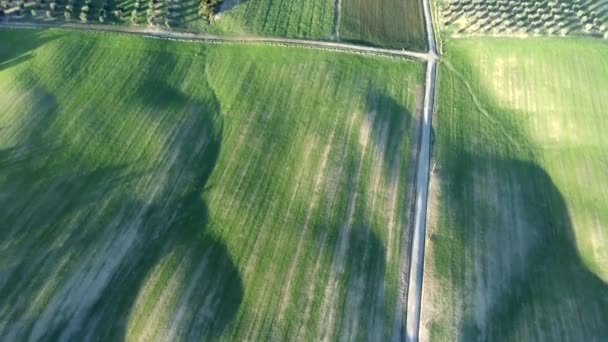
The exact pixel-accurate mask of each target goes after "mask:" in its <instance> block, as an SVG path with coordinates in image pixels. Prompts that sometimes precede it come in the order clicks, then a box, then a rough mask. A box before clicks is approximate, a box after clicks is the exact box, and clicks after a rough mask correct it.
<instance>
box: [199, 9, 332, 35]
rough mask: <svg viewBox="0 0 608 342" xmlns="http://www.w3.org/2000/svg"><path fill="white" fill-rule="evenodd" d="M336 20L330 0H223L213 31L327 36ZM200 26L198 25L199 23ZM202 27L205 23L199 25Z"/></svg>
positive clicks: (330, 33) (211, 28)
mask: <svg viewBox="0 0 608 342" xmlns="http://www.w3.org/2000/svg"><path fill="white" fill-rule="evenodd" d="M334 21H335V4H334V1H333V0H311V1H309V0H307V1H302V0H280V1H276V0H224V3H223V4H222V5H221V7H220V12H219V14H218V15H217V16H216V17H215V20H214V22H213V23H212V25H211V27H210V28H208V29H210V30H212V31H218V32H229V33H255V34H260V35H266V36H282V37H295V38H308V39H330V38H331V35H332V32H333V29H334ZM199 26H200V25H199ZM200 27H201V28H202V29H205V26H204V25H202V26H200Z"/></svg>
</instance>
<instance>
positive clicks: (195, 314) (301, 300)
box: [0, 30, 424, 341]
mask: <svg viewBox="0 0 608 342" xmlns="http://www.w3.org/2000/svg"><path fill="white" fill-rule="evenodd" d="M423 74H424V68H423V65H422V64H420V63H418V62H415V61H409V60H394V59H389V58H384V57H369V56H368V57H365V56H356V55H350V54H346V53H335V52H323V51H318V50H311V49H304V48H285V47H269V46H247V45H211V44H209V45H206V44H195V43H178V42H166V41H158V40H152V39H145V38H135V37H127V36H119V35H112V34H93V33H66V32H60V31H55V30H47V31H39V30H15V31H7V30H0V108H1V110H0V337H1V339H3V340H12V341H17V340H36V339H44V340H49V339H51V340H54V339H58V340H87V339H101V340H113V341H117V340H118V341H120V340H168V341H176V340H218V339H219V340H293V339H300V340H320V339H335V338H337V337H350V338H353V339H361V340H388V339H389V338H390V337H391V336H393V337H396V336H398V335H397V334H398V333H399V331H400V327H401V325H402V323H403V310H404V306H403V304H400V301H402V300H403V298H401V295H402V291H401V290H402V289H401V284H402V283H403V278H402V277H403V275H402V274H401V273H400V272H399V270H400V267H402V266H403V264H402V263H407V261H408V255H407V253H406V251H405V246H407V242H408V241H407V240H408V236H409V234H408V231H409V222H408V219H409V217H408V213H409V208H410V207H411V204H410V202H409V201H408V196H409V195H408V193H409V191H410V190H411V189H410V188H409V185H408V179H409V178H410V177H411V175H410V173H409V169H410V167H411V166H412V162H411V161H410V159H411V157H412V156H411V153H410V152H411V150H412V148H413V144H412V141H411V140H412V133H413V131H414V128H415V126H416V118H417V117H418V115H419V114H418V111H419V107H420V102H421V99H420V98H421V96H422V92H421V89H422V87H421V84H422V81H423Z"/></svg>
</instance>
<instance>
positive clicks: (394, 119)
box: [364, 85, 419, 177]
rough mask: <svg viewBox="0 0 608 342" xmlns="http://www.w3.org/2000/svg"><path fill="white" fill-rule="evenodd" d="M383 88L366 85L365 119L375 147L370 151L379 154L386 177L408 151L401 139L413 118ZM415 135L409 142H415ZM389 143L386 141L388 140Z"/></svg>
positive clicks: (412, 143) (413, 143)
mask: <svg viewBox="0 0 608 342" xmlns="http://www.w3.org/2000/svg"><path fill="white" fill-rule="evenodd" d="M386 93H387V92H386V91H383V90H381V89H378V88H375V87H373V86H371V85H369V87H368V91H367V98H366V102H365V103H366V110H365V113H364V115H365V119H364V120H366V122H368V123H371V124H372V125H371V127H370V128H371V129H372V141H371V142H372V143H373V146H374V147H375V148H374V149H373V151H374V153H382V155H383V165H384V166H385V167H384V168H383V169H384V172H385V173H386V175H387V176H389V177H390V176H391V175H392V174H393V173H395V172H398V171H397V170H396V169H397V168H400V167H401V166H402V165H403V163H402V159H403V158H402V156H404V155H406V152H407V153H408V155H409V152H410V151H404V143H403V142H404V141H407V140H406V139H408V135H409V133H410V132H411V131H413V130H412V128H411V126H412V125H413V124H414V123H415V121H416V120H417V118H414V116H413V115H412V113H410V111H409V110H408V109H407V108H405V107H404V106H402V105H401V104H400V103H398V102H397V101H395V99H394V98H392V97H390V96H387V95H386ZM418 136H419V135H418V134H413V135H412V137H411V140H410V141H409V144H408V145H406V146H410V147H411V146H413V145H415V144H416V142H417V141H416V140H417V138H418ZM389 141H390V142H393V143H392V144H389V143H388V142H389Z"/></svg>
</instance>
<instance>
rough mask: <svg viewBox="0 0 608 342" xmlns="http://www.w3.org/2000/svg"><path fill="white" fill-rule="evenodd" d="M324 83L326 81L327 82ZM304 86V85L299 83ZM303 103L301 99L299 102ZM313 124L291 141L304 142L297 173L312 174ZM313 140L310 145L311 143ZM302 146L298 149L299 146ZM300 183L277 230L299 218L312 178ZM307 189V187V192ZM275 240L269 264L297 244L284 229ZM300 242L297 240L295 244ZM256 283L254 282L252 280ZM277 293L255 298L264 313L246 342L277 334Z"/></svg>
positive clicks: (277, 268)
mask: <svg viewBox="0 0 608 342" xmlns="http://www.w3.org/2000/svg"><path fill="white" fill-rule="evenodd" d="M326 81H327V79H326ZM301 83H304V82H301ZM330 85H331V82H323V79H322V78H318V79H316V80H315V83H314V84H310V85H309V86H310V87H313V88H315V89H320V90H319V92H320V93H322V94H324V93H325V92H326V89H325V88H326V87H329V86H330ZM302 100H304V99H302ZM301 105H305V103H304V102H301ZM313 124H314V128H313V127H308V128H307V129H305V130H303V131H302V133H303V134H304V135H303V136H301V137H294V140H297V141H298V142H299V143H300V144H301V143H303V142H306V143H305V144H304V149H305V153H304V155H305V159H304V160H301V159H300V158H296V160H297V161H296V165H297V166H298V167H299V169H300V170H301V171H303V172H306V173H309V172H311V171H312V169H311V168H309V167H308V166H309V165H310V161H309V160H310V155H311V153H312V152H313V149H314V148H316V147H318V146H319V145H318V144H317V140H316V135H318V133H319V129H320V127H322V121H320V120H314V121H313ZM311 140H312V141H311ZM300 146H301V145H300ZM301 177H302V178H301V179H302V180H301V181H300V183H299V184H298V185H297V187H298V190H297V191H296V192H294V193H293V195H292V200H290V204H289V207H288V215H284V218H283V219H282V221H284V223H283V224H282V225H281V226H279V227H286V226H289V225H294V222H292V221H293V220H294V215H296V216H297V215H298V214H300V211H301V210H298V209H301V205H303V203H297V202H296V199H297V198H298V196H300V197H307V193H306V192H303V191H302V190H301V186H300V185H301V184H302V182H303V181H305V180H306V181H307V183H305V184H308V180H307V178H312V176H308V177H305V174H304V173H303V174H302V176H301ZM307 188H308V187H306V189H307ZM312 190H313V189H310V191H312ZM294 203H296V204H297V206H296V207H295V210H296V212H294V211H293V210H292V207H293V205H294ZM299 219H301V218H300V217H296V219H295V220H296V221H295V222H297V220H299ZM277 236H278V238H277V239H276V240H275V241H274V242H273V243H274V248H273V250H272V256H271V260H281V254H280V253H281V251H282V250H285V248H286V247H285V246H286V245H289V244H294V241H296V240H295V239H293V235H292V234H291V233H289V230H286V229H281V230H280V231H279V232H278V233H277ZM298 242H299V240H298ZM290 265H291V264H290V263H289V260H286V262H283V263H279V262H272V263H271V264H270V265H268V266H262V265H260V267H268V271H267V272H266V274H264V273H260V274H259V275H258V277H262V279H265V278H266V277H268V274H270V275H272V274H279V273H283V272H285V271H286V270H285V267H289V266H290ZM254 281H256V280H254ZM281 289H284V287H283V286H281ZM273 290H274V291H276V289H273V288H272V286H266V287H265V288H264V290H263V291H262V295H261V296H258V299H257V301H256V304H254V306H255V307H257V308H260V312H263V313H264V314H260V315H256V317H255V319H254V323H253V326H254V328H253V331H252V330H251V329H249V330H248V331H249V333H248V336H247V339H252V340H255V339H257V336H259V334H262V333H266V332H265V329H271V330H272V333H273V334H276V333H277V329H276V328H275V323H274V322H276V320H277V315H276V312H275V310H276V308H277V306H280V303H278V301H279V300H280V299H282V297H280V296H276V295H275V294H276V292H273ZM269 308H273V309H274V310H271V309H269ZM278 324H283V322H282V321H279V323H278Z"/></svg>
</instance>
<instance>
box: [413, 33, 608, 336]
mask: <svg viewBox="0 0 608 342" xmlns="http://www.w3.org/2000/svg"><path fill="white" fill-rule="evenodd" d="M607 54H608V44H606V43H604V42H602V41H598V40H592V39H550V38H538V39H526V40H515V39H463V40H460V39H456V40H451V41H449V42H448V43H447V45H446V46H445V57H444V59H443V61H442V63H441V66H440V68H439V83H438V89H439V92H438V101H437V108H436V111H437V114H436V116H435V117H434V127H435V130H434V133H435V135H434V149H435V150H434V152H435V153H434V154H435V156H434V157H435V160H434V165H433V170H434V171H433V174H432V181H431V192H432V195H431V198H430V210H429V222H430V225H429V229H428V235H427V257H426V261H427V264H426V265H427V266H426V276H425V279H424V282H425V289H424V303H423V309H422V310H423V322H424V324H423V327H424V328H423V330H422V336H423V338H424V339H430V340H450V341H451V340H458V339H463V340H467V341H471V340H480V341H486V340H490V341H495V340H501V341H502V340H509V341H529V340H550V341H565V340H578V341H592V340H602V339H603V338H605V337H606V336H608V271H607V270H608V249H606V246H607V245H608V173H607V172H608V171H607V170H608V138H607V137H608V135H606V134H605V132H606V131H607V129H608V115H607V114H608V111H607V108H608V60H607V59H606V58H605V56H606V55H607Z"/></svg>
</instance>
